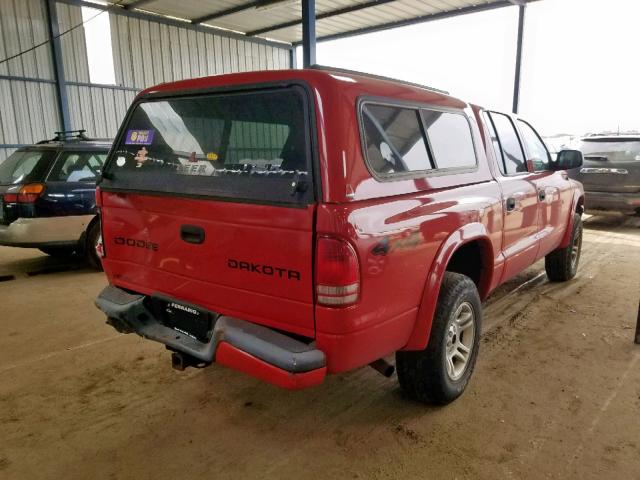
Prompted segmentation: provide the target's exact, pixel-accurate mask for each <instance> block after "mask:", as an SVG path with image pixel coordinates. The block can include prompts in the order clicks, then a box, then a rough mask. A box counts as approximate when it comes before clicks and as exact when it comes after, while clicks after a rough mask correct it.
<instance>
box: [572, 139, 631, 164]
mask: <svg viewBox="0 0 640 480" xmlns="http://www.w3.org/2000/svg"><path fill="white" fill-rule="evenodd" d="M579 149H580V151H582V153H583V155H584V156H585V158H586V159H587V160H589V159H591V160H608V161H610V162H631V161H640V138H633V139H619V140H617V139H616V140H614V139H610V138H605V139H583V140H582V141H581V142H580V147H579Z"/></svg>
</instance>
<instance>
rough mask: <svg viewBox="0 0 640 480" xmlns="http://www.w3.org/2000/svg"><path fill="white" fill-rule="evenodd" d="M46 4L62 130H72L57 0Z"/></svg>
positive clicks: (48, 0) (46, 1) (49, 0)
mask: <svg viewBox="0 0 640 480" xmlns="http://www.w3.org/2000/svg"><path fill="white" fill-rule="evenodd" d="M44 4H45V11H46V14H47V23H48V25H49V40H50V41H49V45H50V46H51V59H52V60H53V75H54V78H55V84H56V100H57V103H58V116H59V118H60V126H61V128H62V130H71V118H70V116H69V99H68V97H67V83H66V81H65V76H64V64H63V63H62V46H61V42H60V27H59V24H58V11H57V10H56V2H55V0H45V1H44Z"/></svg>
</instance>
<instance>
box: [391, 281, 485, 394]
mask: <svg viewBox="0 0 640 480" xmlns="http://www.w3.org/2000/svg"><path fill="white" fill-rule="evenodd" d="M481 320H482V309H481V305H480V295H478V289H477V288H476V286H475V284H474V283H473V281H472V280H471V279H470V278H469V277H467V276H465V275H461V274H459V273H453V272H446V273H445V275H444V279H443V281H442V286H441V288H440V295H439V297H438V305H437V307H436V314H435V317H434V319H433V325H432V327H431V335H430V337H429V344H428V345H427V348H425V349H424V350H421V351H414V352H397V353H396V367H397V370H398V380H399V381H400V386H401V387H402V389H403V390H404V391H405V392H406V393H407V394H408V395H409V396H411V397H412V398H415V399H416V400H419V401H421V402H423V403H430V404H437V405H445V404H447V403H450V402H452V401H453V400H455V399H456V398H458V397H459V396H460V395H462V392H464V390H465V388H466V386H467V384H468V383H469V379H470V378H471V374H472V373H473V368H474V366H475V363H476V358H477V356H478V347H479V345H480V326H481Z"/></svg>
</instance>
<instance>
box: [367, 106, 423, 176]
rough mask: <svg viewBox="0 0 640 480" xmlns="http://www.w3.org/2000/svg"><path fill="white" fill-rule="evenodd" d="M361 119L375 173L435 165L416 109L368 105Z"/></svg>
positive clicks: (406, 170)
mask: <svg viewBox="0 0 640 480" xmlns="http://www.w3.org/2000/svg"><path fill="white" fill-rule="evenodd" d="M362 122H363V124H364V138H365V147H366V156H367V161H368V162H369V165H370V166H371V168H373V170H374V171H375V172H376V173H378V174H380V175H388V174H392V173H403V172H412V171H421V170H429V169H431V168H432V166H431V162H430V161H429V155H428V153H427V147H426V145H425V142H424V136H423V134H422V127H421V125H420V117H419V114H418V111H417V110H415V109H411V108H402V107H390V106H383V105H370V104H366V105H364V106H363V107H362Z"/></svg>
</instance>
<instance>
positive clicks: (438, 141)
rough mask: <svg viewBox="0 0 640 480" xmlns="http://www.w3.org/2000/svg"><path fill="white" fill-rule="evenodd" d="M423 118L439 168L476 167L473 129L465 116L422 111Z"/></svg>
mask: <svg viewBox="0 0 640 480" xmlns="http://www.w3.org/2000/svg"><path fill="white" fill-rule="evenodd" d="M422 118H423V119H424V125H425V128H426V130H427V137H428V139H429V145H430V146H431V151H432V152H433V158H434V159H435V163H436V167H437V168H464V167H475V166H476V152H475V150H474V148H473V139H472V138H471V127H469V122H468V121H467V119H466V118H465V117H464V115H460V114H459V113H449V112H439V111H436V110H422Z"/></svg>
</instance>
